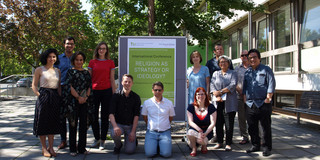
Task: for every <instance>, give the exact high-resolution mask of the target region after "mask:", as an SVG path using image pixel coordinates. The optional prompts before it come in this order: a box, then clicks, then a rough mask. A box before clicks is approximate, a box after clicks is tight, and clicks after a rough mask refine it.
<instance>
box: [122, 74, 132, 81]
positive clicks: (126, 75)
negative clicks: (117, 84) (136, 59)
mask: <svg viewBox="0 0 320 160" xmlns="http://www.w3.org/2000/svg"><path fill="white" fill-rule="evenodd" d="M123 77H129V78H131V80H132V81H133V77H132V75H130V74H124V75H123V76H122V80H123Z"/></svg>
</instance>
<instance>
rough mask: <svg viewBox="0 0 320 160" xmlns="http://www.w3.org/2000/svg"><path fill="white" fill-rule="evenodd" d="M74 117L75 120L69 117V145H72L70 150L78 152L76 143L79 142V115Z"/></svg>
mask: <svg viewBox="0 0 320 160" xmlns="http://www.w3.org/2000/svg"><path fill="white" fill-rule="evenodd" d="M75 112H77V111H75ZM74 118H75V119H74V120H72V119H71V118H69V147H70V152H73V153H76V152H77V147H76V143H77V125H78V115H77V114H76V116H75V117H74Z"/></svg>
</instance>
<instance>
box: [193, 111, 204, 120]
mask: <svg viewBox="0 0 320 160" xmlns="http://www.w3.org/2000/svg"><path fill="white" fill-rule="evenodd" d="M195 113H196V115H197V117H198V118H199V119H200V120H201V121H202V120H204V118H206V116H207V114H205V115H200V114H197V112H195Z"/></svg>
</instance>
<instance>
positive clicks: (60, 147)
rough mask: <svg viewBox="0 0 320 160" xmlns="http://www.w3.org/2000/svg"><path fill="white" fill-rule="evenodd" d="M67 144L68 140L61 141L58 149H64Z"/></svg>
mask: <svg viewBox="0 0 320 160" xmlns="http://www.w3.org/2000/svg"><path fill="white" fill-rule="evenodd" d="M66 146H67V142H66V141H61V143H60V144H59V146H58V149H64V148H66Z"/></svg>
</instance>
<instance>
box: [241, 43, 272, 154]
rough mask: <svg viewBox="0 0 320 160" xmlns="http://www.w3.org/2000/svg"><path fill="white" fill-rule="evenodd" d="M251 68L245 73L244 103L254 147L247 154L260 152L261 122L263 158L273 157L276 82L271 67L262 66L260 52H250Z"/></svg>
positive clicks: (255, 50) (253, 50)
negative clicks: (272, 102)
mask: <svg viewBox="0 0 320 160" xmlns="http://www.w3.org/2000/svg"><path fill="white" fill-rule="evenodd" d="M248 59H249V62H250V65H251V67H249V69H248V70H247V71H246V72H245V76H244V82H243V94H244V102H245V103H246V105H247V122H248V126H249V128H248V131H249V134H250V137H251V143H252V147H251V148H250V149H248V150H247V153H251V152H256V151H259V150H260V137H259V127H258V124H259V121H260V123H261V126H262V128H263V135H264V139H265V146H266V148H264V150H263V156H269V155H271V149H272V136H271V113H272V104H271V101H272V96H273V93H274V91H275V86H276V81H275V78H274V75H273V72H272V70H271V68H270V67H268V66H265V65H263V64H261V61H260V59H261V56H260V52H259V51H258V50H257V49H251V50H250V51H249V52H248Z"/></svg>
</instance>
